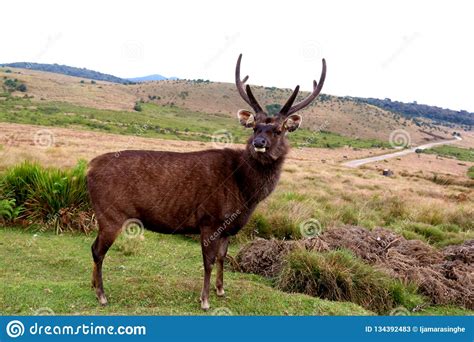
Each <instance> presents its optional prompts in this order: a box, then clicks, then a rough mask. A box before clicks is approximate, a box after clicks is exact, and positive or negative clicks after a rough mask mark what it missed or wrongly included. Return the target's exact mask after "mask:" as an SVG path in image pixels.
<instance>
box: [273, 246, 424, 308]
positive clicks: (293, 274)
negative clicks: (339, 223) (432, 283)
mask: <svg viewBox="0 0 474 342" xmlns="http://www.w3.org/2000/svg"><path fill="white" fill-rule="evenodd" d="M276 282H277V286H278V288H280V289H281V290H283V291H286V292H299V293H305V294H308V295H311V296H317V297H321V298H325V299H329V300H337V301H351V302H354V303H357V304H359V305H361V306H363V307H365V308H367V309H369V310H372V311H375V312H377V313H380V314H383V313H387V312H389V311H390V310H391V309H393V308H394V307H396V306H400V305H401V306H404V307H406V308H413V307H414V306H415V305H418V304H420V303H421V302H422V301H423V298H422V297H420V296H419V295H417V294H416V288H415V287H414V286H413V285H410V286H405V285H403V284H402V283H400V281H398V280H396V279H393V278H390V277H389V276H388V275H386V274H385V273H383V272H381V271H378V270H376V269H375V268H373V267H372V266H370V265H368V264H366V263H365V262H363V261H362V260H360V259H359V258H357V257H355V256H354V255H353V254H352V253H350V252H348V251H346V250H336V251H329V252H324V253H315V252H309V251H306V250H302V249H297V250H294V251H292V252H290V253H289V254H288V256H287V257H286V259H285V262H284V265H283V268H282V270H281V272H280V274H279V276H278V277H277V280H276Z"/></svg>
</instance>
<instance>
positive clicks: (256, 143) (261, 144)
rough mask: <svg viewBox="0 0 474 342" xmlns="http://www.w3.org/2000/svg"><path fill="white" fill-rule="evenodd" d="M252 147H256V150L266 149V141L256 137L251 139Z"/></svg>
mask: <svg viewBox="0 0 474 342" xmlns="http://www.w3.org/2000/svg"><path fill="white" fill-rule="evenodd" d="M253 146H254V147H256V148H263V147H266V146H267V141H266V140H265V138H262V137H256V138H255V139H253Z"/></svg>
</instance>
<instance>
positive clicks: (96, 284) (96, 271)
mask: <svg viewBox="0 0 474 342" xmlns="http://www.w3.org/2000/svg"><path fill="white" fill-rule="evenodd" d="M120 229H121V225H120V224H119V225H118V227H115V226H114V227H113V228H111V226H105V227H102V226H100V223H99V233H98V234H97V238H96V239H95V241H94V243H93V244H92V247H91V250H92V259H93V261H94V268H93V271H92V287H93V288H95V292H96V296H97V299H98V300H99V303H100V304H101V305H106V304H107V297H106V296H105V292H104V285H103V282H102V264H103V262H104V258H105V254H106V253H107V251H108V250H109V248H110V247H111V246H112V244H113V243H114V241H115V239H116V238H117V236H118V235H119V234H120Z"/></svg>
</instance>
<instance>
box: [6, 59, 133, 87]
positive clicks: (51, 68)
mask: <svg viewBox="0 0 474 342" xmlns="http://www.w3.org/2000/svg"><path fill="white" fill-rule="evenodd" d="M0 65H2V66H4V67H10V68H21V69H31V70H38V71H47V72H51V73H56V74H62V75H68V76H75V77H81V78H86V79H90V80H96V81H107V82H113V83H122V84H127V83H130V81H129V80H126V79H123V78H120V77H117V76H113V75H109V74H104V73H102V72H98V71H94V70H89V69H86V68H76V67H71V66H68V65H60V64H42V63H30V62H17V63H7V64H0Z"/></svg>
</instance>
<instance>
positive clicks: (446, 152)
mask: <svg viewBox="0 0 474 342" xmlns="http://www.w3.org/2000/svg"><path fill="white" fill-rule="evenodd" d="M423 153H428V154H437V155H439V156H442V157H447V158H456V159H458V160H461V161H469V162H474V148H461V147H456V146H452V145H443V146H437V147H433V148H430V149H427V150H423Z"/></svg>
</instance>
